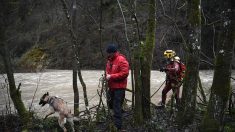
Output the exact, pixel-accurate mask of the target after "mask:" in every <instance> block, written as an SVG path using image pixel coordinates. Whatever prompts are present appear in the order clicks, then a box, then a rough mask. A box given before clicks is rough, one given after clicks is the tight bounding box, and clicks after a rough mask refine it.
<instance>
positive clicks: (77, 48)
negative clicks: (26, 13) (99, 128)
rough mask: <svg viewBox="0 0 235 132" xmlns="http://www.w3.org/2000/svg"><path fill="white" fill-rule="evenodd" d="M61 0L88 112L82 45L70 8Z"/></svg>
mask: <svg viewBox="0 0 235 132" xmlns="http://www.w3.org/2000/svg"><path fill="white" fill-rule="evenodd" d="M74 1H75V2H74V3H75V4H74V5H73V8H76V0H74ZM61 2H62V5H63V9H64V13H65V15H66V17H67V20H68V25H69V31H70V35H71V38H72V41H73V45H72V48H73V52H74V55H75V57H76V61H77V73H78V77H79V81H80V83H81V85H82V89H83V96H84V102H85V106H86V110H87V112H88V111H89V110H88V106H89V104H88V99H87V92H86V84H85V82H84V81H83V78H82V74H81V66H80V61H79V52H80V49H81V45H80V43H79V42H78V39H77V37H76V35H75V32H74V29H73V22H72V19H71V17H70V14H69V10H68V7H67V5H66V2H65V0H61ZM82 42H83V41H81V43H82ZM75 50H77V51H75ZM88 113H89V112H88Z"/></svg>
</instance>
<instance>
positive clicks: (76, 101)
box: [73, 68, 79, 116]
mask: <svg viewBox="0 0 235 132" xmlns="http://www.w3.org/2000/svg"><path fill="white" fill-rule="evenodd" d="M73 93H74V115H75V116H78V115H79V91H78V85H77V69H76V68H75V69H73Z"/></svg>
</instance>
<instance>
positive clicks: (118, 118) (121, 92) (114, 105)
mask: <svg viewBox="0 0 235 132" xmlns="http://www.w3.org/2000/svg"><path fill="white" fill-rule="evenodd" d="M124 98H125V89H115V90H112V91H110V90H109V91H108V105H109V106H108V107H109V108H110V109H112V110H113V112H114V115H113V119H114V124H115V126H116V127H117V129H121V128H122V104H123V101H124Z"/></svg>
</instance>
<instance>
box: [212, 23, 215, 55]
mask: <svg viewBox="0 0 235 132" xmlns="http://www.w3.org/2000/svg"><path fill="white" fill-rule="evenodd" d="M212 50H213V55H214V58H215V25H214V24H213V44H212Z"/></svg>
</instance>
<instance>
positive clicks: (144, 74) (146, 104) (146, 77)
mask: <svg viewBox="0 0 235 132" xmlns="http://www.w3.org/2000/svg"><path fill="white" fill-rule="evenodd" d="M148 3H149V9H148V10H149V18H148V27H147V35H146V40H145V44H144V45H143V49H142V58H141V61H142V66H141V79H142V82H144V83H143V86H142V92H143V97H142V109H143V116H144V118H145V119H150V118H151V111H150V102H151V98H150V76H151V67H152V59H153V51H154V47H155V31H156V18H155V12H156V2H155V0H149V1H148Z"/></svg>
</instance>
